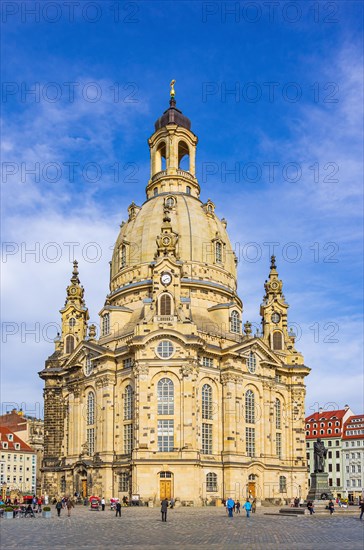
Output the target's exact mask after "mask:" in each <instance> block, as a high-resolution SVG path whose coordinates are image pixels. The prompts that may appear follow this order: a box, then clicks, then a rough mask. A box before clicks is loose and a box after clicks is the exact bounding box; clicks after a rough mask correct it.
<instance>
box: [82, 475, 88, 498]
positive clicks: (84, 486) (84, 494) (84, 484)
mask: <svg viewBox="0 0 364 550" xmlns="http://www.w3.org/2000/svg"><path fill="white" fill-rule="evenodd" d="M82 496H83V498H86V497H87V480H86V479H83V480H82Z"/></svg>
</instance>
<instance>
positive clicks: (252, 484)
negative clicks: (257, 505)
mask: <svg viewBox="0 0 364 550" xmlns="http://www.w3.org/2000/svg"><path fill="white" fill-rule="evenodd" d="M248 496H249V497H253V498H255V481H249V483H248Z"/></svg>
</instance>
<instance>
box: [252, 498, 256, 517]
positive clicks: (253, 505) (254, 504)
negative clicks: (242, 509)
mask: <svg viewBox="0 0 364 550" xmlns="http://www.w3.org/2000/svg"><path fill="white" fill-rule="evenodd" d="M256 511H257V499H256V498H254V499H253V502H252V512H253V514H255V512H256Z"/></svg>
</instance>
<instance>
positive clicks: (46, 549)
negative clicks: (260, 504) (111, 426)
mask: <svg viewBox="0 0 364 550" xmlns="http://www.w3.org/2000/svg"><path fill="white" fill-rule="evenodd" d="M363 527H364V521H359V513H358V515H357V516H352V515H350V516H346V517H345V516H335V514H334V515H333V516H332V517H330V516H329V515H328V516H320V517H315V516H299V517H286V516H283V517H280V516H266V515H264V513H263V510H262V511H258V512H257V513H256V514H254V515H252V516H251V517H250V518H246V516H245V514H240V515H235V516H234V517H233V518H229V517H227V515H226V512H225V510H224V509H223V508H194V509H193V508H177V509H174V510H168V514H167V523H162V522H161V514H160V511H159V508H158V507H156V508H153V509H151V508H137V507H136V508H134V507H133V508H123V509H122V511H121V518H119V517H115V513H114V512H111V511H110V510H105V512H102V511H99V512H96V511H90V510H88V509H87V508H85V507H81V506H77V507H76V508H75V509H74V510H72V515H71V517H70V518H68V517H67V512H65V511H64V510H63V511H62V515H61V517H60V518H58V517H57V513H56V510H55V509H52V518H51V519H45V518H42V517H36V518H35V519H33V518H19V519H10V520H4V519H1V520H0V529H1V547H2V548H6V549H7V550H8V549H12V548H29V547H32V548H37V550H59V549H62V550H64V549H65V548H67V550H68V549H70V550H73V549H75V550H76V549H77V550H81V549H86V548H87V549H90V548H92V549H104V548H110V547H111V546H118V547H120V548H123V549H126V550H128V549H131V548H135V547H138V550H144V549H148V548H151V549H152V550H153V549H154V550H156V549H159V548H164V549H165V550H166V549H169V548H182V549H183V550H195V549H201V548H210V549H212V550H215V549H224V548H229V550H232V549H233V550H235V549H238V548H253V549H254V550H270V549H279V550H293V549H296V548H297V549H305V550H308V549H311V548H316V549H318V550H321V549H325V548H329V547H330V546H331V545H332V546H334V545H335V547H338V548H340V550H346V549H347V550H349V549H350V550H356V549H358V550H359V549H360V550H363V547H364V531H363Z"/></svg>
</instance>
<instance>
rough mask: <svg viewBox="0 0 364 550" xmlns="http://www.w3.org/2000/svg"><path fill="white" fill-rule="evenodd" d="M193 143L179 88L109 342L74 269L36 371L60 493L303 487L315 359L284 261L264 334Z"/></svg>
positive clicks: (127, 248) (272, 495)
mask: <svg viewBox="0 0 364 550" xmlns="http://www.w3.org/2000/svg"><path fill="white" fill-rule="evenodd" d="M197 141H198V140H197V136H196V135H195V134H194V133H193V132H192V131H191V122H190V120H189V119H188V118H187V117H186V116H185V115H184V114H183V113H182V112H181V111H180V110H179V109H177V107H176V101H175V97H174V90H173V89H172V93H171V99H170V106H169V108H168V109H167V110H166V111H165V112H164V113H163V115H162V116H161V117H160V118H159V119H158V120H157V121H156V123H155V131H154V133H153V135H152V136H151V137H150V138H149V141H148V144H149V149H150V158H151V175H150V180H149V182H148V185H147V187H146V200H145V202H144V204H143V205H142V206H137V205H136V204H134V203H132V204H131V205H130V206H129V208H128V219H127V221H126V222H125V223H124V222H123V223H122V224H121V229H120V233H119V235H118V237H117V240H116V244H115V247H114V251H113V256H112V260H111V262H110V288H109V292H108V294H107V296H106V301H105V305H104V306H103V308H102V310H101V311H100V336H99V337H98V338H97V336H96V327H95V326H94V325H90V326H88V320H89V314H88V310H87V307H86V304H85V299H84V289H83V287H82V286H81V284H80V279H79V272H78V265H77V262H74V269H73V273H72V278H71V281H70V284H69V286H68V287H67V295H66V302H65V306H64V308H63V309H61V310H60V313H61V318H62V333H61V334H60V335H59V336H58V337H57V338H56V340H55V351H54V353H53V354H52V355H51V356H50V357H49V358H48V359H47V361H46V363H45V368H44V369H43V370H42V371H41V372H40V377H41V378H42V379H43V380H44V382H45V390H44V400H45V417H44V422H45V449H44V460H43V467H42V473H43V490H44V491H45V492H46V493H48V494H49V495H61V494H71V495H72V494H74V493H75V492H78V493H80V494H81V495H82V496H84V497H86V496H90V495H92V494H96V495H99V496H105V497H106V498H111V497H119V498H122V497H123V496H128V497H129V498H133V499H138V498H139V499H141V500H143V501H154V502H159V499H161V498H164V497H167V498H171V497H174V498H175V499H176V500H177V502H178V501H181V503H185V504H187V503H192V502H191V501H193V504H194V505H200V504H203V503H209V502H211V501H214V500H215V501H217V502H218V500H219V499H221V498H227V497H229V496H232V497H233V498H236V499H237V498H240V499H244V498H245V497H247V496H251V497H256V498H257V499H258V501H259V500H264V499H278V498H292V497H295V496H301V494H302V495H305V494H307V463H306V449H305V430H304V428H305V418H304V397H305V383H304V378H305V376H306V375H307V374H308V373H309V368H308V367H306V366H305V365H304V362H303V357H302V355H301V353H300V352H298V351H296V349H295V336H294V334H293V333H292V332H288V327H287V310H288V304H287V302H286V300H285V297H284V295H283V293H282V281H281V280H280V279H279V277H278V272H277V268H276V264H275V258H274V257H272V258H271V266H270V272H269V277H268V279H267V280H266V281H265V284H264V288H265V294H264V297H263V301H262V304H261V306H260V314H261V317H262V329H261V331H258V332H257V333H256V334H254V335H253V334H252V330H251V324H250V323H249V322H246V323H245V324H244V325H243V324H242V313H243V304H242V301H241V299H240V298H239V296H238V294H237V258H236V256H235V254H234V251H233V249H232V246H231V243H230V240H229V236H228V233H227V230H226V229H227V222H226V220H225V219H221V220H220V219H219V218H218V217H217V215H216V213H215V205H214V203H213V202H212V201H211V200H208V201H207V202H205V203H203V202H202V201H201V200H200V186H199V183H198V181H197V179H196V176H195V153H196V146H197ZM182 167H183V168H184V169H182ZM267 267H268V266H267Z"/></svg>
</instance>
